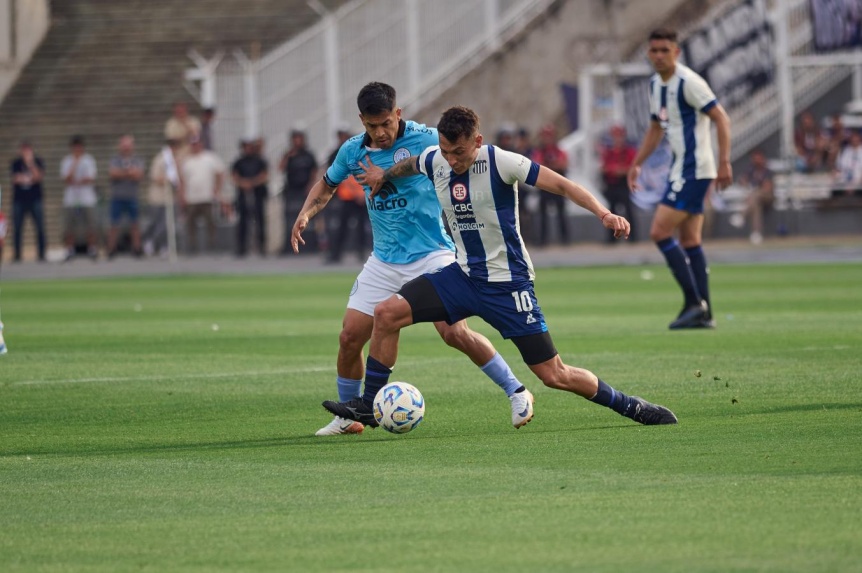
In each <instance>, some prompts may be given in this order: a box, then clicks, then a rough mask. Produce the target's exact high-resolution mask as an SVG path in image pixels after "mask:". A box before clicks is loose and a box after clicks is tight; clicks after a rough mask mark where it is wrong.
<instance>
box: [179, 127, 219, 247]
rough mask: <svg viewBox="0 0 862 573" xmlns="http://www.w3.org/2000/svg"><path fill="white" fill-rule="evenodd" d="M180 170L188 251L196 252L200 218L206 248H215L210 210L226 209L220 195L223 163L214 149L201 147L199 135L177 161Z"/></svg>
mask: <svg viewBox="0 0 862 573" xmlns="http://www.w3.org/2000/svg"><path fill="white" fill-rule="evenodd" d="M180 173H181V180H182V186H181V187H180V206H181V207H182V209H183V211H184V212H185V222H186V240H187V241H188V243H187V244H188V252H189V253H195V252H197V234H198V233H197V230H198V229H197V223H198V221H199V220H203V222H204V224H205V226H206V236H207V247H206V248H207V250H208V251H212V250H213V249H214V248H215V233H216V226H215V214H214V210H215V209H216V208H221V209H222V210H223V211H226V210H227V206H226V205H225V203H224V202H223V201H222V195H221V190H222V184H223V183H224V175H225V166H224V163H223V162H222V160H221V158H219V156H218V155H216V154H215V153H214V152H212V151H207V150H206V149H204V144H203V142H202V141H201V139H200V138H199V137H193V138H192V140H191V150H190V153H189V155H188V156H187V157H185V158H184V159H181V161H180Z"/></svg>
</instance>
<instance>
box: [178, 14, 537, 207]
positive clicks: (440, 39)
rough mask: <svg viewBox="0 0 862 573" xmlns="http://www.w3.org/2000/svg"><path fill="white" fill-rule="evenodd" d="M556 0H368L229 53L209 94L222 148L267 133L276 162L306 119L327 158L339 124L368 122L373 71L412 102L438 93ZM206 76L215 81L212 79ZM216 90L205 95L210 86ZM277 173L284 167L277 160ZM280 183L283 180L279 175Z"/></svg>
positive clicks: (357, 127) (312, 140) (313, 143)
mask: <svg viewBox="0 0 862 573" xmlns="http://www.w3.org/2000/svg"><path fill="white" fill-rule="evenodd" d="M550 3H551V0H434V1H433V2H427V1H425V2H422V1H419V0H361V1H357V2H351V3H349V4H347V5H345V6H344V7H343V8H341V9H340V10H338V11H336V12H332V13H328V12H325V11H324V9H323V8H322V7H320V5H319V4H318V3H316V2H313V0H312V1H310V2H309V4H310V5H312V7H317V8H318V9H319V11H320V12H321V14H322V18H321V22H320V23H319V24H318V25H316V26H314V27H312V28H310V29H308V30H306V31H305V32H303V33H301V34H300V35H299V36H298V37H296V38H294V39H292V40H291V41H289V42H288V43H286V44H284V45H283V46H281V47H280V48H277V49H276V50H274V51H273V52H271V53H269V54H266V55H263V56H262V57H260V58H259V59H258V58H255V57H254V56H249V55H247V54H243V53H240V52H235V53H233V54H228V55H227V56H226V57H224V58H221V59H220V61H218V63H217V65H214V66H212V67H213V68H214V69H215V73H214V74H207V73H205V70H203V69H202V67H203V63H199V70H195V71H196V72H198V71H199V72H200V73H197V74H192V75H197V79H204V80H206V78H207V77H209V79H210V81H211V83H209V84H208V85H209V87H210V89H208V90H207V89H204V90H202V92H204V95H205V97H211V98H213V99H214V101H210V102H203V103H205V104H216V105H217V107H218V130H217V132H216V141H215V149H216V151H217V152H218V153H219V154H220V155H222V157H225V158H232V157H234V156H236V154H237V142H238V140H239V139H240V138H242V137H249V136H255V137H262V138H263V139H264V140H265V142H266V150H265V153H266V155H267V157H268V159H269V160H270V164H271V165H274V164H277V162H278V158H279V157H280V156H281V154H282V152H283V151H284V149H285V148H286V146H287V139H288V136H287V134H288V132H289V131H290V130H291V129H294V128H301V129H303V130H304V131H305V132H306V133H307V135H308V144H309V147H310V148H311V149H312V150H314V151H315V152H316V154H317V156H318V158H320V159H323V158H325V157H326V156H327V155H328V153H329V152H330V151H331V149H332V148H333V146H334V145H335V131H336V128H337V126H339V125H342V124H345V123H346V124H347V125H349V126H350V128H351V130H352V131H355V132H356V133H358V132H360V131H361V129H362V127H361V124H360V123H359V119H358V117H357V114H358V112H357V109H356V95H357V93H358V92H359V90H360V89H361V87H362V86H363V85H365V84H366V83H368V82H370V81H382V82H386V83H389V84H391V85H392V86H394V87H395V88H396V89H397V90H398V92H399V94H398V100H399V105H400V106H401V107H403V108H408V112H409V107H410V106H416V107H417V108H418V107H419V106H421V105H422V104H423V102H426V101H429V100H430V99H433V98H434V97H436V96H437V95H439V94H440V93H442V92H443V91H444V90H445V89H447V88H448V87H451V86H452V85H453V84H454V82H457V81H458V79H460V78H462V77H463V76H464V75H465V74H467V73H469V72H470V71H471V70H472V69H473V67H474V66H475V65H476V64H477V63H478V62H480V61H482V60H483V59H485V58H486V57H487V56H488V55H490V54H491V53H493V51H495V50H496V49H498V48H499V46H500V45H501V44H502V43H503V42H505V41H506V40H507V39H509V38H511V37H512V36H513V35H515V34H517V33H518V32H520V31H521V30H523V29H524V28H525V27H526V26H527V25H529V23H530V22H531V21H533V19H534V18H535V17H536V16H538V15H540V14H542V13H543V12H544V11H545V10H546V9H547V7H548V6H549V5H550ZM204 84H207V81H204ZM207 93H208V94H209V96H206V94H207ZM272 173H273V175H278V174H277V173H276V170H272ZM270 187H271V189H272V190H273V191H277V190H278V189H279V185H278V182H277V181H273V183H272V184H271V186H270Z"/></svg>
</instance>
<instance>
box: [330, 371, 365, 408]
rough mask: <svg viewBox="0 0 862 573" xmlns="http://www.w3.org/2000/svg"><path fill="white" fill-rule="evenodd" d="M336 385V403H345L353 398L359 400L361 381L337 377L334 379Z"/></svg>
mask: <svg viewBox="0 0 862 573" xmlns="http://www.w3.org/2000/svg"><path fill="white" fill-rule="evenodd" d="M335 382H336V384H338V401H339V402H347V401H348V400H353V399H354V398H359V396H361V395H362V393H361V392H360V391H359V389H360V388H362V380H351V379H350V378H342V377H341V376H339V377H338V378H336V379H335Z"/></svg>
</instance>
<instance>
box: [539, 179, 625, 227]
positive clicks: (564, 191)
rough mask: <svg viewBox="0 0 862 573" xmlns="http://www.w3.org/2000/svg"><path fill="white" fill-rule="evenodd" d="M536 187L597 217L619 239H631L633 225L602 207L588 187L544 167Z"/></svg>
mask: <svg viewBox="0 0 862 573" xmlns="http://www.w3.org/2000/svg"><path fill="white" fill-rule="evenodd" d="M536 187H538V188H539V189H542V190H543V191H547V192H549V193H554V194H556V195H562V196H563V197H566V198H568V199H569V200H570V201H572V202H573V203H575V204H576V205H579V206H581V207H583V208H584V209H586V210H587V211H589V212H590V213H592V214H593V215H595V216H596V217H597V218H598V219H599V221H601V223H602V226H603V227H604V228H606V229H611V230H612V231H613V232H614V237H616V238H618V239H620V238H626V239H628V238H629V233H630V232H631V224H630V223H629V222H628V221H627V220H626V219H625V217H620V216H619V215H614V214H613V213H611V212H610V211H608V209H607V208H606V207H605V206H604V205H602V203H601V201H599V200H598V199H596V196H595V195H593V194H592V193H590V192H589V190H587V188H586V187H584V186H582V185H578V184H577V183H575V182H574V181H570V180H569V179H566V178H565V177H563V176H562V175H560V174H559V173H557V172H556V171H553V170H551V169H548V168H547V167H545V166H544V165H543V166H541V167H539V176H538V178H537V179H536Z"/></svg>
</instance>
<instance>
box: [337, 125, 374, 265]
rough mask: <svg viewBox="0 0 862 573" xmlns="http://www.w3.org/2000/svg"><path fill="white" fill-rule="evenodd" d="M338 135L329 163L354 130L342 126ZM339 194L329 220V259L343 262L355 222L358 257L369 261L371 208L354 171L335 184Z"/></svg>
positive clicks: (355, 242)
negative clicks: (368, 233)
mask: <svg viewBox="0 0 862 573" xmlns="http://www.w3.org/2000/svg"><path fill="white" fill-rule="evenodd" d="M337 136H338V145H337V146H336V147H335V149H334V150H333V151H332V153H330V154H329V159H328V160H327V164H328V165H332V164H333V163H334V162H335V157H336V156H337V155H338V150H339V149H341V146H342V145H344V143H345V142H346V141H347V140H348V139H350V136H351V133H350V131H349V130H348V129H347V128H346V127H344V128H341V129H339V130H338V133H337ZM335 197H336V198H337V200H338V208H337V209H335V210H333V215H334V216H333V217H332V219H330V221H329V223H330V229H331V233H330V237H329V257H328V258H327V262H329V263H339V262H341V256H342V253H343V250H344V244H345V242H346V241H347V237H348V236H349V234H350V228H351V226H353V227H354V228H355V229H356V235H355V238H354V241H353V247H354V250H355V252H356V257H357V258H358V259H359V260H360V261H365V259H366V258H368V252H367V248H368V247H367V246H366V245H367V243H368V240H367V238H366V237H367V233H366V227H367V226H368V225H369V224H370V223H369V221H368V208H367V207H366V206H365V190H364V189H363V188H362V185H360V184H359V182H358V181H357V180H356V179H355V178H354V177H353V175H350V176H348V178H347V179H345V180H344V181H342V182H341V183H339V184H338V187H336V188H335Z"/></svg>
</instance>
